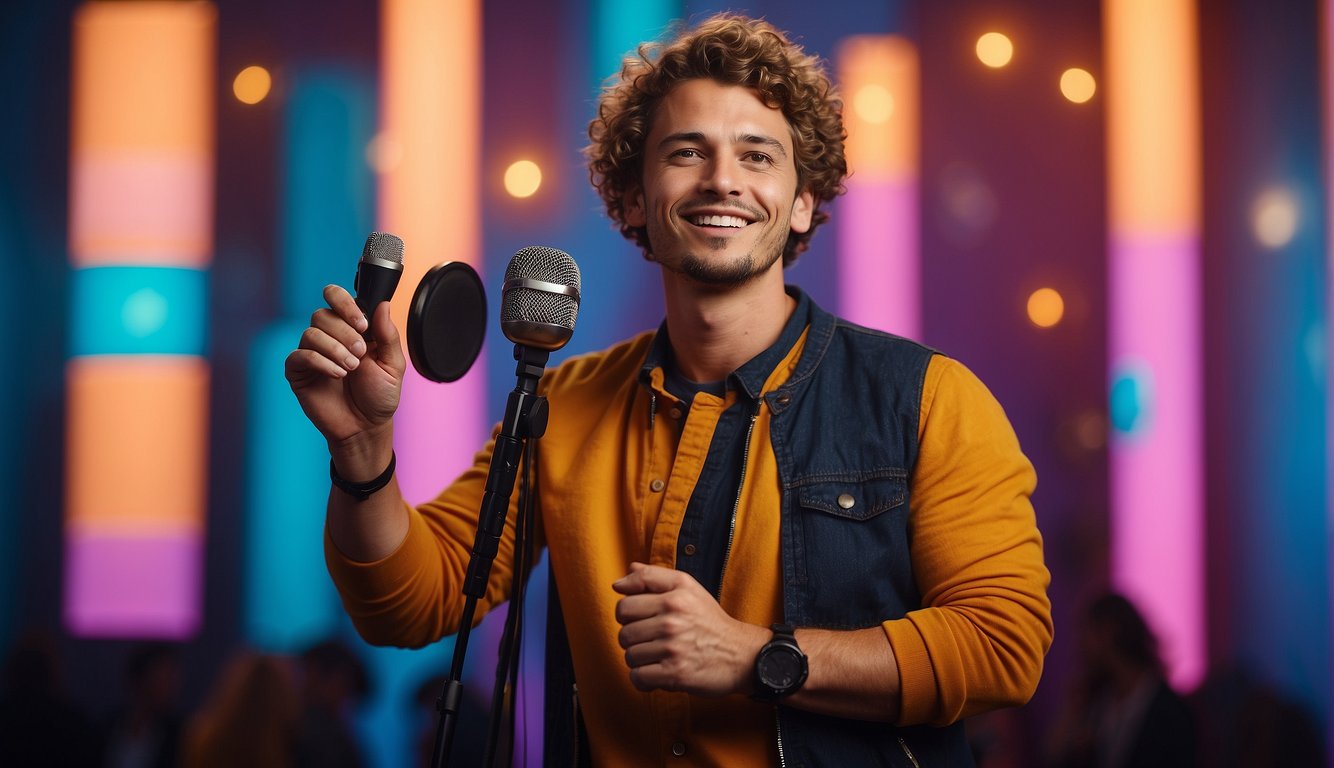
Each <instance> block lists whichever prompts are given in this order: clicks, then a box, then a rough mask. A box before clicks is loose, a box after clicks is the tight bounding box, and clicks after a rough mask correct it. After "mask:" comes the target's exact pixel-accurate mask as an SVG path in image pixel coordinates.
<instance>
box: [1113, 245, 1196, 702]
mask: <svg viewBox="0 0 1334 768" xmlns="http://www.w3.org/2000/svg"><path fill="white" fill-rule="evenodd" d="M1199 250H1200V245H1199V238H1198V237H1197V236H1194V235H1176V236H1171V235H1159V236H1156V237H1155V236H1149V235H1141V236H1129V235H1115V236H1113V237H1112V247H1111V253H1110V254H1109V256H1110V259H1109V277H1110V286H1109V292H1108V293H1109V296H1111V297H1113V299H1112V308H1111V327H1110V339H1109V353H1110V355H1111V360H1112V376H1114V377H1115V376H1117V375H1118V372H1119V371H1123V370H1135V371H1139V372H1141V374H1142V375H1143V376H1144V381H1145V382H1146V383H1147V385H1148V399H1147V401H1146V406H1147V407H1146V410H1145V411H1144V417H1143V422H1142V424H1141V425H1140V426H1139V427H1138V428H1136V429H1135V430H1132V431H1131V432H1130V433H1129V434H1123V433H1116V432H1114V440H1113V443H1112V451H1111V481H1112V482H1111V485H1112V507H1111V508H1112V520H1111V535H1112V542H1111V551H1112V574H1111V575H1112V583H1113V584H1114V585H1115V586H1116V588H1117V589H1119V590H1120V591H1122V592H1123V593H1125V594H1126V596H1127V597H1129V598H1130V599H1132V600H1133V601H1135V603H1136V604H1137V605H1138V606H1140V608H1141V609H1142V610H1143V611H1144V613H1145V616H1146V618H1147V619H1148V621H1149V622H1150V625H1151V626H1152V627H1153V628H1154V630H1155V631H1156V632H1157V633H1158V635H1159V637H1160V639H1161V641H1162V650H1163V655H1164V659H1165V661H1166V662H1167V664H1168V667H1169V669H1170V672H1171V678H1172V682H1173V683H1175V684H1176V685H1177V686H1178V687H1179V688H1180V689H1184V690H1189V689H1191V688H1193V687H1194V686H1195V685H1196V684H1198V683H1199V682H1200V680H1201V679H1202V678H1203V676H1204V673H1205V668H1206V665H1207V657H1206V653H1207V647H1206V643H1205V637H1204V598H1205V595H1204V584H1203V579H1204V555H1203V550H1204V543H1203V539H1204V511H1203V476H1204V466H1203V464H1204V455H1203V445H1202V442H1203V440H1202V429H1203V427H1202V413H1201V411H1202V408H1203V405H1202V403H1201V396H1200V393H1201V391H1202V389H1201V380H1200V376H1201V374H1200V370H1201V364H1202V363H1201V359H1200V351H1199V350H1200V343H1199V340H1200V311H1201V310H1200V296H1199V275H1198V254H1199Z"/></svg>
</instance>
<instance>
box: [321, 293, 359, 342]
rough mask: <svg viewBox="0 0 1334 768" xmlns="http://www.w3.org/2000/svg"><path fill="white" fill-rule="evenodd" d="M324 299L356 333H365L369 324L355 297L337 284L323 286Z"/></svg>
mask: <svg viewBox="0 0 1334 768" xmlns="http://www.w3.org/2000/svg"><path fill="white" fill-rule="evenodd" d="M324 301H325V303H326V304H328V305H329V309H330V310H332V311H333V312H334V314H336V315H337V316H338V317H340V318H342V320H343V322H345V323H347V324H348V325H350V326H352V329H353V330H354V331H356V332H357V333H358V334H361V333H365V331H366V329H367V328H368V327H369V326H370V324H369V323H368V322H367V321H366V316H365V315H363V314H362V313H361V307H358V306H357V301H356V299H354V298H352V294H350V293H348V292H347V291H346V290H345V289H344V288H342V287H341V286H337V285H326V286H324Z"/></svg>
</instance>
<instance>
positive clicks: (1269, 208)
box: [1251, 187, 1299, 249]
mask: <svg viewBox="0 0 1334 768" xmlns="http://www.w3.org/2000/svg"><path fill="white" fill-rule="evenodd" d="M1298 219H1299V216H1298V211H1297V199H1296V197H1294V196H1293V194H1292V191H1291V190H1289V189H1285V188H1281V187H1280V188H1275V189H1267V190H1265V191H1264V192H1262V193H1260V196H1259V197H1257V198H1256V199H1255V205H1254V206H1253V207H1252V208H1251V228H1252V229H1253V230H1254V232H1255V239H1256V240H1257V241H1259V243H1260V245H1262V246H1264V247H1265V248H1271V249H1273V248H1282V247H1283V246H1285V245H1287V244H1288V243H1290V242H1292V238H1293V237H1295V236H1296V235H1297V224H1298Z"/></svg>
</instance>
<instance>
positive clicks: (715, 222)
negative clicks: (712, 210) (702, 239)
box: [690, 216, 749, 228]
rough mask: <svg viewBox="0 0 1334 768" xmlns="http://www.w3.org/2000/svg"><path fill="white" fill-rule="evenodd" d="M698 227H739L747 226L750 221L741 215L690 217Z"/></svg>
mask: <svg viewBox="0 0 1334 768" xmlns="http://www.w3.org/2000/svg"><path fill="white" fill-rule="evenodd" d="M690 221H691V223H693V224H694V225H695V226H697V227H737V228H741V227H744V226H746V224H748V223H749V222H747V221H746V220H745V219H743V218H741V217H739V216H694V217H692V218H691V219H690Z"/></svg>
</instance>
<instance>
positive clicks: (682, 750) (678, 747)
mask: <svg viewBox="0 0 1334 768" xmlns="http://www.w3.org/2000/svg"><path fill="white" fill-rule="evenodd" d="M672 754H673V755H676V756H677V757H685V756H686V743H685V742H684V741H673V742H672Z"/></svg>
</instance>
